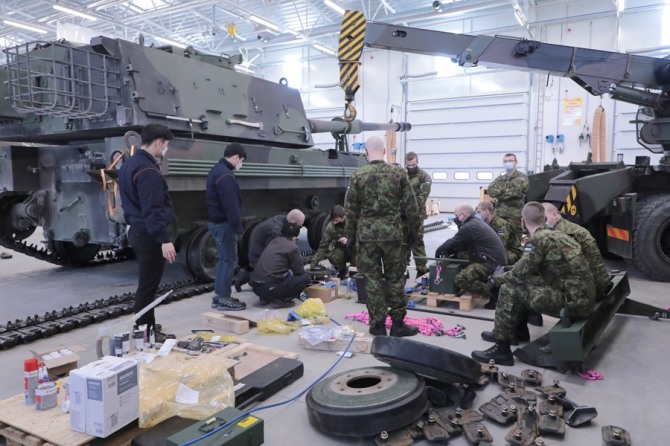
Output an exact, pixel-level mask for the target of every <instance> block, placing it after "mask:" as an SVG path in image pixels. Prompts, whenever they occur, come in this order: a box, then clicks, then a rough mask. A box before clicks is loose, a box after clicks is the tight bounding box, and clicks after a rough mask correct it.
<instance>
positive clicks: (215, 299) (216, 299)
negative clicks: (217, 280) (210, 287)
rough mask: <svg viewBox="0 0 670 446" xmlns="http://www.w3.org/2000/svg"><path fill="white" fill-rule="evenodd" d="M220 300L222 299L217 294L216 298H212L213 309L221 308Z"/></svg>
mask: <svg viewBox="0 0 670 446" xmlns="http://www.w3.org/2000/svg"><path fill="white" fill-rule="evenodd" d="M220 299H221V298H220V297H219V296H217V295H216V294H215V295H214V297H212V308H216V307H218V306H219V300H220Z"/></svg>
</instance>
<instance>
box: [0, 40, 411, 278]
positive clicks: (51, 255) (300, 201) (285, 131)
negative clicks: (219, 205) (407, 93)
mask: <svg viewBox="0 0 670 446" xmlns="http://www.w3.org/2000/svg"><path fill="white" fill-rule="evenodd" d="M4 52H5V53H6V55H7V66H6V67H5V69H4V70H2V71H0V81H2V82H0V89H1V90H2V91H1V93H2V94H1V95H0V97H2V98H4V100H2V99H0V141H5V143H4V144H5V145H4V146H2V147H0V243H2V244H3V245H4V246H5V247H8V248H16V247H17V246H18V245H17V243H18V242H20V241H21V240H24V239H25V238H27V237H28V236H29V235H30V234H32V232H33V231H34V230H35V228H36V227H38V226H41V227H42V228H43V229H44V233H45V237H46V239H47V241H48V250H47V254H44V253H43V254H41V257H43V258H45V260H50V261H54V262H57V263H66V264H86V263H87V262H88V261H89V260H91V259H92V258H94V256H96V254H97V253H98V251H100V250H101V249H106V248H123V247H126V246H127V240H126V238H125V224H124V223H123V219H122V218H121V215H120V206H119V205H120V203H119V201H118V188H117V186H116V171H117V169H118V168H119V167H120V166H121V164H122V163H123V160H124V158H125V157H127V156H128V154H129V153H130V152H131V151H132V150H134V149H135V148H137V147H139V145H140V137H139V134H138V131H139V130H140V129H141V128H142V127H143V126H145V125H147V124H150V123H159V124H163V125H166V126H168V127H169V128H170V129H171V130H172V132H173V133H174V134H175V136H176V139H175V140H174V141H172V142H171V143H170V148H171V150H170V152H169V155H168V157H167V159H165V160H163V162H162V163H161V170H162V171H163V173H164V174H165V175H166V179H167V181H168V185H169V188H170V193H171V195H172V198H173V202H174V203H175V210H176V214H177V215H176V221H174V222H173V223H174V224H173V236H174V238H175V241H176V242H177V245H178V246H179V251H180V254H179V256H180V260H181V261H182V263H183V264H184V265H185V266H186V267H187V268H188V270H189V271H190V272H191V273H193V274H194V275H196V276H199V277H201V278H204V279H207V278H209V279H211V278H213V277H214V268H215V265H216V258H215V249H214V245H213V241H212V239H211V237H210V236H209V234H208V232H207V229H206V220H207V212H206V208H205V205H204V202H205V200H204V190H205V185H206V177H207V173H208V172H209V170H210V169H211V167H212V166H213V165H214V164H215V163H216V162H217V161H218V160H219V159H220V158H221V157H222V156H223V152H224V150H225V147H226V146H227V144H229V143H231V142H240V143H242V144H244V145H245V146H246V148H247V152H248V159H247V160H246V162H245V163H244V169H242V170H241V171H240V172H238V174H237V175H238V179H239V182H240V187H241V189H242V195H243V197H242V198H243V203H244V206H243V210H244V220H245V232H244V236H243V238H242V241H241V246H240V248H241V249H240V253H241V256H240V257H241V261H242V263H243V264H244V263H245V261H246V251H247V247H248V243H249V238H250V236H251V233H252V231H253V229H254V227H255V226H256V225H257V224H258V223H259V222H260V221H262V220H263V219H264V218H267V217H270V216H273V215H276V214H279V213H285V212H287V211H288V210H290V209H292V208H299V209H301V210H303V212H305V214H306V217H307V218H306V222H305V226H306V227H307V228H308V239H309V243H310V245H311V246H312V247H313V248H316V246H317V245H318V242H319V240H320V238H321V234H322V232H323V229H324V227H325V224H326V223H327V215H328V211H329V210H330V209H331V208H332V206H334V205H335V204H341V203H343V201H344V193H345V190H346V186H347V182H348V178H349V177H350V175H351V174H352V173H353V171H354V170H355V169H356V168H357V167H359V166H361V165H363V164H364V163H365V162H366V161H365V159H364V157H363V156H361V154H357V153H351V152H349V151H348V148H347V146H346V138H345V136H346V135H348V134H356V133H360V132H363V131H371V130H393V131H406V130H409V128H410V127H411V126H410V125H409V124H405V123H390V124H388V123H382V124H374V123H365V122H361V121H352V122H345V121H344V120H341V119H335V120H333V121H318V120H310V119H307V117H306V115H305V110H304V107H303V104H302V100H301V98H300V93H299V91H298V90H296V89H294V88H291V87H289V86H288V85H287V82H286V81H285V80H281V81H280V82H278V83H277V82H271V81H267V80H263V79H259V78H255V77H252V76H249V75H247V74H243V73H238V72H236V71H235V70H234V65H235V64H236V63H239V62H240V60H239V58H236V57H233V58H229V57H223V56H221V57H218V56H211V55H205V54H200V53H198V52H196V51H194V50H193V49H190V48H189V49H186V50H179V51H177V50H176V49H175V48H174V47H171V46H168V47H161V48H154V47H146V46H143V45H139V44H135V43H132V42H128V41H124V40H120V39H110V38H106V37H96V38H94V39H93V40H92V41H91V43H90V44H89V45H78V44H72V43H69V42H64V41H58V42H33V43H30V44H24V45H20V46H15V47H12V48H7V49H5V50H4ZM314 133H331V134H332V135H333V137H334V138H335V140H336V141H335V144H334V148H333V149H331V150H316V149H314V148H313V146H314V141H313V139H312V134H314ZM21 249H23V250H27V249H29V248H27V247H23V248H21Z"/></svg>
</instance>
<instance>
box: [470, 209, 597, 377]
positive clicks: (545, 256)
mask: <svg viewBox="0 0 670 446" xmlns="http://www.w3.org/2000/svg"><path fill="white" fill-rule="evenodd" d="M522 219H523V224H524V225H525V227H526V229H527V230H528V233H529V234H530V238H529V240H528V243H526V245H525V246H524V251H525V252H524V255H523V257H521V259H520V260H519V261H518V262H516V264H515V265H514V267H513V268H512V269H511V270H510V271H507V272H504V273H501V274H498V275H494V276H493V277H492V280H491V282H492V283H491V284H492V285H497V286H500V297H499V298H498V305H497V307H496V313H495V322H494V329H493V332H484V333H482V338H484V339H489V338H490V335H492V336H493V337H494V338H495V341H496V344H495V345H494V346H493V347H491V348H490V349H488V350H484V351H473V352H472V357H473V358H474V359H476V360H477V361H480V362H488V361H489V360H490V359H494V360H495V362H496V363H498V364H501V365H513V364H514V358H513V356H512V351H511V350H510V342H511V340H512V338H513V337H514V335H515V330H516V334H517V335H518V332H519V328H520V327H519V322H520V321H524V320H525V316H526V313H527V312H528V311H529V310H535V311H537V312H540V313H545V314H548V315H551V316H554V317H559V316H560V313H561V309H563V308H565V310H566V312H567V316H568V317H569V318H570V319H572V320H579V319H586V318H588V317H589V316H590V315H591V314H592V313H593V307H594V305H595V295H596V290H595V287H594V285H593V277H592V276H591V271H590V269H589V266H588V264H587V263H586V259H585V258H584V256H583V255H582V251H581V248H580V246H579V244H578V243H577V242H575V241H574V240H573V239H572V238H571V237H570V236H568V235H566V234H564V233H562V232H559V231H556V230H554V229H551V228H549V227H548V226H547V225H546V224H545V223H544V207H542V204H540V203H538V202H536V201H533V202H530V203H527V204H526V205H525V206H524V208H523V211H522ZM525 329H526V330H528V327H527V326H525ZM485 334H486V336H485Z"/></svg>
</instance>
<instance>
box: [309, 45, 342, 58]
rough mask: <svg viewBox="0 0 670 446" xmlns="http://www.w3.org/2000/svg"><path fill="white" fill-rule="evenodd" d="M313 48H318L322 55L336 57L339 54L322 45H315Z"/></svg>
mask: <svg viewBox="0 0 670 446" xmlns="http://www.w3.org/2000/svg"><path fill="white" fill-rule="evenodd" d="M312 46H313V47H314V48H316V49H317V50H319V51H321V52H322V53H326V54H329V55H331V56H336V55H337V54H336V53H335V51H333V50H331V49H330V48H328V47H326V46H323V45H321V44H320V43H313V44H312Z"/></svg>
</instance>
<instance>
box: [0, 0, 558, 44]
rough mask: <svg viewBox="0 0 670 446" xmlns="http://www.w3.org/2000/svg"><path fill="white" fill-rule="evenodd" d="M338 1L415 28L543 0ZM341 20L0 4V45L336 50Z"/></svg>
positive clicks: (146, 2)
mask: <svg viewBox="0 0 670 446" xmlns="http://www.w3.org/2000/svg"><path fill="white" fill-rule="evenodd" d="M332 1H333V2H334V3H336V4H338V5H339V6H341V7H342V8H344V9H357V10H361V11H363V12H364V13H365V15H366V17H367V18H368V20H375V21H382V22H389V23H398V24H401V23H402V24H408V25H416V24H430V23H431V22H436V21H444V20H445V19H448V18H449V17H453V18H456V17H458V18H463V16H464V15H466V14H475V13H476V12H478V11H485V12H486V13H495V9H499V10H501V11H503V10H504V11H505V12H506V13H512V12H513V11H514V9H513V8H515V7H516V8H520V9H521V10H522V11H527V10H528V8H532V7H533V5H534V4H535V3H536V1H539V0H445V1H443V2H442V12H440V13H438V12H437V11H436V10H435V9H434V7H433V1H432V0H367V1H366V0H332ZM564 1H565V0H564ZM55 4H58V5H62V6H64V7H66V8H70V9H74V10H76V11H81V12H84V13H86V14H89V15H90V16H92V17H94V18H95V19H96V20H90V19H86V18H80V17H76V16H73V15H72V14H69V13H65V12H61V11H59V10H56V9H54V8H53V6H54V5H55ZM252 15H255V16H257V17H260V18H262V19H265V20H268V21H270V22H271V23H273V24H275V25H277V26H278V27H279V32H274V33H272V32H268V31H267V28H266V27H265V26H262V25H258V24H256V23H254V22H252V21H251V20H249V18H250V16H252ZM341 17H342V16H341V15H340V14H339V13H338V12H336V11H335V10H333V9H332V8H330V7H328V6H327V5H326V4H325V3H324V0H130V1H129V0H58V1H57V0H0V19H1V20H0V46H2V47H7V46H13V45H16V44H20V43H25V42H30V41H35V40H46V41H50V40H54V39H56V38H57V33H56V30H57V28H58V26H59V24H60V25H66V26H71V25H78V26H82V27H85V28H89V29H91V30H93V32H94V33H95V34H97V35H100V34H101V35H106V36H109V37H120V38H124V39H127V40H130V41H135V42H137V41H138V40H139V36H140V34H142V35H144V37H145V42H146V43H147V44H151V43H154V42H155V43H156V44H157V45H161V44H164V43H161V42H160V41H155V37H159V38H167V39H171V40H172V41H176V42H179V43H182V44H185V45H192V46H193V47H194V48H196V49H197V50H199V51H202V52H206V53H212V54H235V53H239V52H241V51H244V50H245V49H252V48H256V49H263V48H267V47H269V46H275V45H287V44H294V45H309V44H313V43H320V44H323V45H325V46H326V47H328V48H330V49H333V50H336V46H337V35H338V32H339V24H340V20H341ZM5 19H6V20H15V21H18V22H20V23H24V24H30V25H33V26H38V27H40V28H42V29H44V30H46V33H38V32H35V31H28V30H24V29H21V28H17V27H16V26H11V25H8V24H6V23H5V22H4V20H5ZM229 25H234V27H235V29H236V36H233V35H231V34H230V33H229V32H228V29H229ZM259 36H260V38H259ZM86 43H87V42H86Z"/></svg>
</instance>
